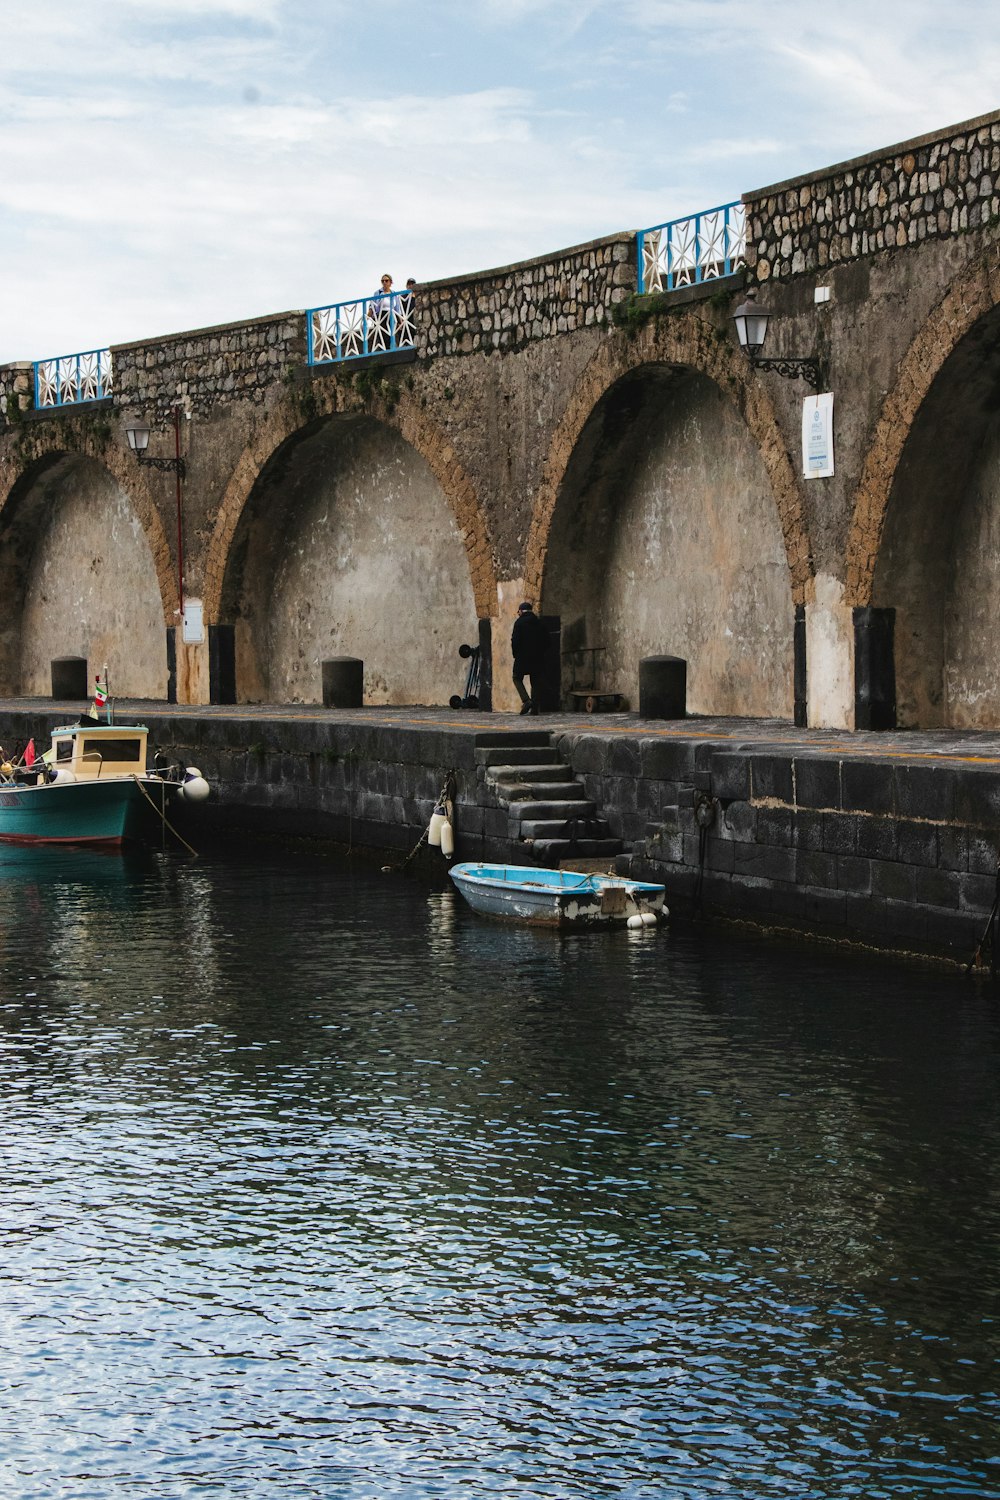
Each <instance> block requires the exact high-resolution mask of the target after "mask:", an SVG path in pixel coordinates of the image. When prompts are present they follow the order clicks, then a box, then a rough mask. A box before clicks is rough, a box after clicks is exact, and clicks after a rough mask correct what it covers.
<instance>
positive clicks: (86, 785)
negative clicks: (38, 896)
mask: <svg viewBox="0 0 1000 1500" xmlns="http://www.w3.org/2000/svg"><path fill="white" fill-rule="evenodd" d="M148 735H149V730H148V729H147V727H146V725H145V724H128V725H125V724H96V723H93V722H91V721H90V720H89V719H84V720H82V721H81V722H80V723H79V724H70V725H66V726H64V727H62V728H59V729H54V730H53V731H52V744H51V747H50V748H49V749H48V750H47V751H46V752H45V754H44V755H42V756H38V757H36V756H35V754H34V746H33V743H31V744H29V747H28V750H27V752H26V753H25V755H24V757H23V758H22V760H21V761H20V762H19V763H18V764H17V765H14V764H12V763H11V762H10V761H6V760H4V761H3V762H2V764H0V840H4V841H5V842H8V843H16V844H88V845H94V846H100V847H104V848H117V847H120V846H121V845H122V844H125V843H129V842H140V841H142V840H144V839H146V838H149V837H151V836H153V835H159V834H160V833H161V831H162V830H163V828H164V826H165V825H166V821H167V814H168V811H169V809H170V807H171V805H172V804H173V803H174V802H175V801H176V800H177V799H182V800H186V801H190V802H200V801H202V800H203V799H204V798H205V797H207V796H208V790H209V788H208V783H207V782H206V781H205V779H204V777H203V776H202V775H201V772H200V771H198V770H197V768H196V767H194V766H186V767H185V766H166V765H165V766H162V767H160V766H154V767H153V769H152V770H150V769H149V768H148V767H147V740H148Z"/></svg>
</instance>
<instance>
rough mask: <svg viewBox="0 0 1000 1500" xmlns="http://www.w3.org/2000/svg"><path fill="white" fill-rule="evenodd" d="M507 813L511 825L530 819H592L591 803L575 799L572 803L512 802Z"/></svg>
mask: <svg viewBox="0 0 1000 1500" xmlns="http://www.w3.org/2000/svg"><path fill="white" fill-rule="evenodd" d="M507 812H508V814H509V816H510V820H511V822H512V823H524V822H526V821H527V820H529V819H531V818H542V819H545V818H562V819H563V820H564V821H565V819H566V818H586V817H592V816H593V814H594V812H595V808H594V804H593V802H588V801H586V800H585V799H584V798H577V799H575V800H574V801H572V802H567V801H565V799H564V800H563V801H561V802H541V801H537V802H512V803H510V805H509V807H508V809H507Z"/></svg>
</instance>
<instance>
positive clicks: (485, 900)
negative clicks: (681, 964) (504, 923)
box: [448, 864, 667, 927]
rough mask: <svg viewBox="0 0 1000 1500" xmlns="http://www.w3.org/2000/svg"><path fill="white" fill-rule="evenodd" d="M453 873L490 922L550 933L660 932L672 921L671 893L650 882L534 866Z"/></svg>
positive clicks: (455, 869) (470, 867)
mask: <svg viewBox="0 0 1000 1500" xmlns="http://www.w3.org/2000/svg"><path fill="white" fill-rule="evenodd" d="M448 873H449V875H450V876H451V878H452V880H453V881H454V882H455V884H456V886H457V887H458V889H459V890H460V891H461V893H462V895H463V896H464V897H465V899H466V901H468V903H469V905H470V906H471V907H472V909H473V911H478V912H483V913H484V914H485V915H486V916H490V917H507V918H509V919H512V920H514V921H516V922H536V923H541V924H543V925H545V926H547V927H600V926H608V925H610V924H618V925H619V926H621V925H623V924H627V925H629V926H632V927H642V926H647V927H655V926H656V925H657V923H659V922H661V921H663V920H664V919H665V918H666V916H667V909H666V907H665V906H664V904H663V901H664V896H665V895H666V891H665V888H664V887H663V886H662V885H651V884H649V883H648V882H647V881H644V880H626V879H625V878H624V877H623V876H618V875H584V874H581V873H580V872H579V871H578V870H543V869H538V868H536V867H535V866H534V865H478V864H465V865H454V866H452V868H451V869H450V870H449V872H448ZM633 919H634V920H633Z"/></svg>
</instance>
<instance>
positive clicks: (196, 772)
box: [184, 766, 201, 781]
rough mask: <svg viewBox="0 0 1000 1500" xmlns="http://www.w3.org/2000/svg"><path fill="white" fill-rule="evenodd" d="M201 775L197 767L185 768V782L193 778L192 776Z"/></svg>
mask: <svg viewBox="0 0 1000 1500" xmlns="http://www.w3.org/2000/svg"><path fill="white" fill-rule="evenodd" d="M200 775H201V772H200V771H199V770H198V767H197V766H185V767H184V780H185V781H187V780H188V779H189V777H191V776H200Z"/></svg>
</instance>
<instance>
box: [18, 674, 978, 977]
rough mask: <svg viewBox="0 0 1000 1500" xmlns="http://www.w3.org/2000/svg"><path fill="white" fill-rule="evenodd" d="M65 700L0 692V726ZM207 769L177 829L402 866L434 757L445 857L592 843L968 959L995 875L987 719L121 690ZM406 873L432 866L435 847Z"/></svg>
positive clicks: (69, 714)
mask: <svg viewBox="0 0 1000 1500" xmlns="http://www.w3.org/2000/svg"><path fill="white" fill-rule="evenodd" d="M79 712H80V704H79V703H61V704H60V703H53V702H52V700H50V699H41V698H38V699H32V700H26V699H17V700H7V701H4V702H0V743H2V745H3V746H4V747H5V750H6V752H7V753H8V754H11V753H15V754H16V753H17V751H18V749H19V748H20V746H21V745H23V744H24V743H25V742H26V741H27V739H28V738H29V737H32V736H33V737H34V738H35V739H36V742H37V741H41V742H43V743H44V742H47V738H48V735H49V732H50V730H51V728H52V727H53V726H54V725H55V724H58V723H66V722H72V721H73V720H74V719H75V718H76V717H77V715H78V714H79ZM117 716H118V718H119V719H120V720H121V721H122V722H125V721H126V720H127V719H135V720H139V721H141V722H143V723H146V724H148V725H149V727H150V730H151V731H152V733H151V740H152V741H153V742H155V743H156V744H157V745H159V746H161V747H162V748H163V749H164V750H166V751H167V752H168V753H170V754H173V755H176V756H178V757H180V758H182V759H183V760H184V761H185V763H188V764H196V765H198V766H199V767H200V769H201V770H202V771H203V773H204V774H205V775H206V776H207V777H208V779H209V780H210V782H211V783H212V785H213V789H214V795H213V797H212V799H211V801H210V802H209V803H207V804H205V805H204V806H202V807H199V808H198V809H197V810H195V811H193V812H192V821H191V823H190V824H189V825H188V829H189V831H197V829H198V828H199V827H200V828H201V830H202V831H203V832H206V833H210V834H211V835H213V836H215V835H218V836H221V837H225V838H232V837H240V838H242V837H245V836H247V835H250V836H268V835H277V836H286V837H301V838H308V839H316V840H324V841H328V842H330V843H334V844H339V845H342V846H346V847H347V848H350V849H352V850H357V851H370V852H372V853H374V854H385V855H386V857H387V858H388V859H389V860H390V862H392V863H399V862H400V859H401V857H402V856H404V855H405V854H407V853H409V852H410V850H412V848H413V847H414V845H415V844H416V843H417V841H418V839H419V838H420V834H421V832H422V831H423V829H424V828H426V826H427V823H428V820H429V818H430V814H431V812H432V810H433V807H434V803H435V801H436V799H437V797H438V795H439V793H440V791H441V789H442V788H443V786H444V785H445V782H446V779H447V778H448V776H449V775H450V776H451V778H452V785H453V791H454V802H455V831H456V858H459V859H493V860H505V861H510V862H516V863H532V862H535V863H540V864H557V863H559V862H561V861H563V860H572V861H579V860H593V861H600V862H601V863H602V864H604V865H605V866H606V867H609V868H610V867H617V868H618V869H620V870H622V871H630V872H632V873H635V874H637V875H641V876H644V877H647V878H657V879H660V880H662V881H663V882H664V883H665V884H666V886H667V891H668V900H669V902H670V903H671V905H672V907H673V908H674V910H675V912H677V913H678V914H682V913H684V912H691V911H693V910H696V909H697V910H700V911H702V912H703V913H704V914H706V915H708V914H717V915H721V916H726V917H734V918H740V919H745V920H748V921H751V922H753V923H756V924H759V925H761V926H765V927H775V928H789V929H794V930H797V931H801V932H804V933H808V934H811V935H819V936H823V937H827V938H838V939H847V940H851V941H856V942H862V943H865V944H869V945H871V946H873V947H876V948H881V949H886V950H895V951H902V952H915V953H921V954H932V955H937V956H943V957H949V958H952V959H956V960H960V961H963V962H964V961H966V960H967V959H968V958H969V957H970V956H971V955H972V953H973V952H974V951H975V950H976V948H977V946H978V945H979V942H980V939H981V937H982V934H983V931H984V928H985V926H986V922H987V920H988V918H989V914H990V911H991V908H992V905H993V902H994V898H995V895H996V892H997V879H996V876H997V867H998V861H1000V732H989V731H939V732H893V733H878V734H876V733H868V734H865V733H844V732H838V731H833V730H810V729H797V728H795V727H793V726H792V725H791V724H789V723H787V722H785V721H781V720H774V719H734V718H698V717H689V718H687V719H684V720H677V721H670V722H662V721H649V720H642V719H639V718H638V717H637V716H636V715H633V714H615V715H610V714H609V715H603V714H602V715H587V714H580V715H570V714H553V715H551V716H547V717H540V718H537V719H529V718H521V717H519V716H517V715H513V714H492V715H486V714H479V713H464V712H453V711H451V710H449V709H444V708H426V707H414V708H365V709H360V710H355V711H345V710H331V709H325V708H322V707H319V706H313V705H308V704H297V705H254V706H242V707H223V706H215V707H206V706H183V705H168V704H166V703H163V702H162V701H147V702H139V701H129V702H128V703H119V705H118V709H117ZM422 869H423V870H424V871H425V872H429V873H431V874H432V875H433V874H434V873H438V874H441V875H443V873H444V869H445V864H444V861H443V860H442V859H441V858H440V856H438V855H437V854H436V853H435V852H434V851H425V852H424V854H423V855H422Z"/></svg>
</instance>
